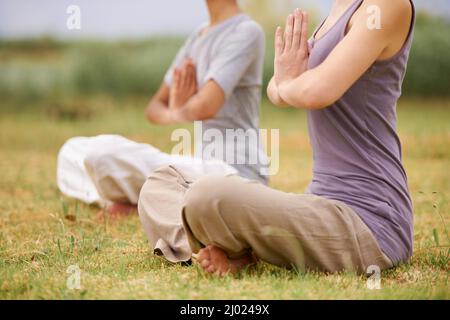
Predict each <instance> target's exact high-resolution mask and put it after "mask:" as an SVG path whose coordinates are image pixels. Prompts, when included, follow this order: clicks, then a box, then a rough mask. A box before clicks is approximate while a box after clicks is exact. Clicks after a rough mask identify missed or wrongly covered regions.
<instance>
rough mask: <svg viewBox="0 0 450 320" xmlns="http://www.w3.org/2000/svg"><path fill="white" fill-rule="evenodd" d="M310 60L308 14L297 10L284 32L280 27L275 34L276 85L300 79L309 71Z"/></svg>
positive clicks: (291, 15) (288, 18)
mask: <svg viewBox="0 0 450 320" xmlns="http://www.w3.org/2000/svg"><path fill="white" fill-rule="evenodd" d="M308 59H309V48H308V14H307V13H306V12H305V11H302V10H300V9H295V11H294V13H293V14H290V15H289V16H288V17H287V21H286V28H285V30H284V32H283V29H282V28H281V27H278V28H277V31H276V34H275V62H274V81H275V85H276V86H277V87H278V86H280V85H281V84H282V83H283V82H286V81H291V80H293V79H295V78H297V77H299V76H300V75H301V74H302V73H304V72H305V71H306V70H307V69H308Z"/></svg>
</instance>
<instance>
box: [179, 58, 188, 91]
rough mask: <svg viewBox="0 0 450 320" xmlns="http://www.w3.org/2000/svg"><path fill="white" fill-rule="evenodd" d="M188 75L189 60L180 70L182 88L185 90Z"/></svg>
mask: <svg viewBox="0 0 450 320" xmlns="http://www.w3.org/2000/svg"><path fill="white" fill-rule="evenodd" d="M186 74H187V60H185V61H184V62H183V64H182V65H181V68H180V87H181V88H184V87H185V85H186Z"/></svg>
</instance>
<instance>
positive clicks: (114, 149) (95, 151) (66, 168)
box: [57, 135, 237, 205]
mask: <svg viewBox="0 0 450 320" xmlns="http://www.w3.org/2000/svg"><path fill="white" fill-rule="evenodd" d="M169 165H176V166H177V167H179V168H182V169H187V170H189V171H190V172H192V173H194V174H208V173H225V174H230V173H237V171H236V170H235V169H234V168H233V167H231V166H229V165H228V164H226V163H225V162H223V161H218V160H207V161H205V160H202V159H199V158H194V157H185V156H178V155H169V154H167V153H164V152H161V151H160V150H158V149H156V148H154V147H152V146H150V145H148V144H143V143H136V142H134V141H131V140H128V139H126V138H124V137H121V136H118V135H100V136H97V137H91V138H88V137H75V138H71V139H69V140H67V142H66V143H65V144H64V145H63V146H62V148H61V150H60V151H59V155H58V164H57V184H58V187H59V189H60V190H61V192H62V193H63V194H64V195H66V196H69V197H72V198H75V199H78V200H81V201H83V202H86V203H89V204H98V205H105V204H107V203H110V202H120V203H131V204H137V202H138V198H139V192H140V190H141V188H142V186H143V185H144V182H145V180H146V179H147V177H148V176H150V174H152V173H153V172H154V171H155V170H156V169H159V168H161V167H165V166H169Z"/></svg>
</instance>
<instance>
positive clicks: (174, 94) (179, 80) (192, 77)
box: [169, 58, 197, 109]
mask: <svg viewBox="0 0 450 320" xmlns="http://www.w3.org/2000/svg"><path fill="white" fill-rule="evenodd" d="M196 93H197V70H196V68H195V65H194V62H193V61H192V59H190V58H188V59H186V60H185V61H184V62H183V64H182V65H181V67H179V68H175V69H174V71H173V81H172V86H171V87H170V97H169V109H179V108H182V107H183V106H184V105H185V104H186V102H187V101H188V100H189V99H190V98H191V97H192V96H193V95H195V94H196Z"/></svg>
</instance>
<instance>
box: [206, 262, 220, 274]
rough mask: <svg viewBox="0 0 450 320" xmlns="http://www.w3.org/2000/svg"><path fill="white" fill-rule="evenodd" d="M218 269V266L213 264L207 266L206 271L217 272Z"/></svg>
mask: <svg viewBox="0 0 450 320" xmlns="http://www.w3.org/2000/svg"><path fill="white" fill-rule="evenodd" d="M216 271H217V269H216V266H215V265H213V264H211V265H210V266H209V267H208V268H206V272H209V273H215V272H216Z"/></svg>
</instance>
